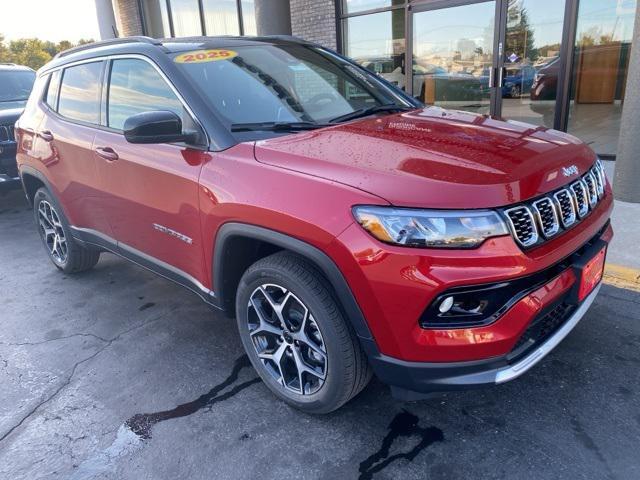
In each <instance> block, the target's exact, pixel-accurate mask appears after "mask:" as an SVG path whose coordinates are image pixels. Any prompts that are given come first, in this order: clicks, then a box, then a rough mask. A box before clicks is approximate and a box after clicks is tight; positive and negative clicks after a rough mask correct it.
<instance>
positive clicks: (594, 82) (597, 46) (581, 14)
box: [568, 0, 637, 155]
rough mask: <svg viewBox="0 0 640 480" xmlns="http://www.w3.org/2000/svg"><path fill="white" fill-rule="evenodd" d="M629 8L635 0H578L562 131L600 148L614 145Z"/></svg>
mask: <svg viewBox="0 0 640 480" xmlns="http://www.w3.org/2000/svg"><path fill="white" fill-rule="evenodd" d="M635 10H636V2H635V0H633V1H628V0H627V1H625V0H580V3H579V8H578V23H577V26H576V39H575V49H574V57H573V71H572V81H571V97H570V100H571V103H570V107H569V129H568V131H569V133H571V134H573V135H576V136H577V137H579V138H581V139H582V140H584V141H585V142H587V143H588V144H589V145H590V146H591V148H593V149H594V150H596V152H598V153H602V154H607V155H613V154H615V153H616V149H617V146H618V145H617V144H618V132H619V131H620V117H621V114H622V104H623V102H624V95H625V85H626V81H627V73H628V70H629V51H630V49H631V40H632V38H633V23H634V20H635ZM636 48H637V47H636Z"/></svg>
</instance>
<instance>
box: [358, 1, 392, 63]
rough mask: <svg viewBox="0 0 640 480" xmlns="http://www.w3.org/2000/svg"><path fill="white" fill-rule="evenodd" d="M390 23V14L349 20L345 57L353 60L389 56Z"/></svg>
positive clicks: (384, 13)
mask: <svg viewBox="0 0 640 480" xmlns="http://www.w3.org/2000/svg"><path fill="white" fill-rule="evenodd" d="M391 21H392V18H391V12H383V13H374V14H372V15H364V16H362V17H353V18H349V19H348V20H347V22H348V45H347V50H348V51H347V55H349V56H350V57H354V58H362V57H365V58H366V57H375V56H386V55H391V54H392V53H393V48H392V41H391V40H392V33H391V27H392V23H391Z"/></svg>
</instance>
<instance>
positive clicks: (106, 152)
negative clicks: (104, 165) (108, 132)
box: [95, 147, 119, 162]
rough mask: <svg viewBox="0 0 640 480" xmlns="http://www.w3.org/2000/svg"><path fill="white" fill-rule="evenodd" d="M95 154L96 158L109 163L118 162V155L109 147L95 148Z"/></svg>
mask: <svg viewBox="0 0 640 480" xmlns="http://www.w3.org/2000/svg"><path fill="white" fill-rule="evenodd" d="M95 152H96V153H97V154H98V156H100V157H102V158H104V159H105V160H107V161H109V162H113V161H115V160H118V158H119V157H118V154H117V153H116V152H115V150H114V149H113V148H111V147H96V148H95Z"/></svg>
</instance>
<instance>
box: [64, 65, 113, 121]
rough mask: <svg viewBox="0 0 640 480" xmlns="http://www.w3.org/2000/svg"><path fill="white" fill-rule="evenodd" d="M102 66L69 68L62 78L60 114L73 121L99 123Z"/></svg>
mask: <svg viewBox="0 0 640 480" xmlns="http://www.w3.org/2000/svg"><path fill="white" fill-rule="evenodd" d="M101 69H102V64H101V63H100V62H98V63H89V64H86V65H79V66H77V67H70V68H67V69H66V70H65V72H64V75H63V78H62V87H61V89H60V101H59V104H58V113H60V115H62V116H64V117H68V118H71V119H73V120H80V121H83V122H89V123H96V124H97V123H99V121H100V119H99V115H100V108H99V107H100V89H99V78H100V71H101Z"/></svg>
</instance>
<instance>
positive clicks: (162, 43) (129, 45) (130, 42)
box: [42, 35, 309, 71]
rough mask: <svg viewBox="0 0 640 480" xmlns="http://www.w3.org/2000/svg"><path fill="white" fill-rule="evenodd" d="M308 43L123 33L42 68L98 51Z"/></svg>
mask: <svg viewBox="0 0 640 480" xmlns="http://www.w3.org/2000/svg"><path fill="white" fill-rule="evenodd" d="M265 43H269V44H274V43H277V44H283V43H289V44H309V43H308V42H306V41H305V40H302V39H300V38H297V37H293V36H288V35H272V36H262V37H247V36H244V37H233V36H219V37H203V36H202V37H181V38H165V39H155V38H150V37H142V36H137V37H124V38H112V39H109V40H103V41H100V42H94V43H88V44H85V45H79V46H77V47H73V48H70V49H68V50H65V51H63V52H60V53H58V54H57V55H56V56H55V57H54V58H53V60H51V61H50V62H49V63H48V64H46V65H45V66H44V67H43V68H42V71H47V70H49V69H51V68H56V67H59V66H62V65H64V64H66V63H70V62H73V61H78V60H86V59H91V58H93V57H96V56H98V55H100V56H103V55H117V54H132V53H140V54H145V53H146V54H149V55H154V54H155V55H157V54H158V53H162V52H164V53H174V52H182V51H188V50H196V49H213V48H233V47H239V46H243V45H259V44H265Z"/></svg>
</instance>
